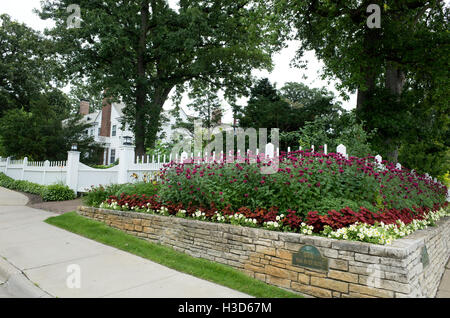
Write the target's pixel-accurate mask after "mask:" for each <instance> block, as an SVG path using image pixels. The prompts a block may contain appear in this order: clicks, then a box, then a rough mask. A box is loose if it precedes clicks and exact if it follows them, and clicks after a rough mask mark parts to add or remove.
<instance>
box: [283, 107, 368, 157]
mask: <svg viewBox="0 0 450 318" xmlns="http://www.w3.org/2000/svg"><path fill="white" fill-rule="evenodd" d="M375 133H376V131H375V130H374V131H373V132H371V133H367V132H366V131H365V130H364V128H363V124H361V123H359V122H358V120H357V119H356V116H355V114H354V112H349V113H343V114H342V115H341V116H340V117H335V116H327V115H325V116H321V117H318V118H316V119H315V120H314V121H312V122H307V123H306V124H305V126H304V127H302V128H301V129H299V130H298V131H294V132H289V133H281V134H280V138H281V140H285V141H286V140H287V141H289V144H290V146H291V147H295V146H296V145H299V146H301V147H302V149H309V148H310V147H311V146H312V145H314V146H315V148H316V149H319V147H322V146H323V145H325V144H326V145H327V147H328V152H336V148H337V146H338V145H340V144H343V145H344V146H346V147H347V153H348V154H350V155H351V156H358V157H364V156H367V155H369V154H374V151H373V149H372V146H371V144H370V139H371V138H373V136H374V135H375ZM294 141H295V143H294Z"/></svg>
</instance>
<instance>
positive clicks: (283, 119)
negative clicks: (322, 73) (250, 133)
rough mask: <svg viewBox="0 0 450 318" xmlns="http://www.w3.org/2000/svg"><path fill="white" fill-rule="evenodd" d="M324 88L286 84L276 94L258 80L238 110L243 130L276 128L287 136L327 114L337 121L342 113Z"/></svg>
mask: <svg viewBox="0 0 450 318" xmlns="http://www.w3.org/2000/svg"><path fill="white" fill-rule="evenodd" d="M334 98H335V97H334V95H333V93H331V92H329V91H327V90H326V89H325V88H321V89H317V88H309V87H308V86H306V85H305V84H302V83H295V82H287V83H286V84H285V85H284V86H283V87H282V88H281V89H280V90H279V91H278V90H277V89H276V87H275V86H274V85H272V84H271V83H270V82H269V80H268V79H267V78H263V79H261V80H259V81H258V82H257V83H256V84H255V85H254V86H253V87H252V89H251V94H250V99H249V101H248V103H247V105H246V106H245V107H244V108H243V109H242V110H241V114H240V116H239V124H240V126H242V127H253V128H279V129H280V131H281V132H290V131H295V130H298V129H299V128H301V127H303V126H304V125H305V123H306V122H308V121H314V120H315V119H316V118H318V117H320V116H322V115H324V114H327V115H329V116H332V117H338V116H339V112H340V111H342V110H343V109H342V108H341V106H340V103H339V102H336V101H335V100H334Z"/></svg>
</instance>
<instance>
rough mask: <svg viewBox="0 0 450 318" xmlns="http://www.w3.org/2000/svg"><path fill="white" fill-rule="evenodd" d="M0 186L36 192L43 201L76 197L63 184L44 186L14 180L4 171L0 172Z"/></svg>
mask: <svg viewBox="0 0 450 318" xmlns="http://www.w3.org/2000/svg"><path fill="white" fill-rule="evenodd" d="M0 187H4V188H7V189H11V190H17V191H21V192H26V193H32V194H37V195H40V196H41V197H42V199H43V200H44V201H66V200H73V199H75V198H76V196H75V193H74V192H73V191H72V190H71V189H69V188H68V187H67V186H65V185H60V184H55V185H49V186H44V185H40V184H37V183H33V182H29V181H25V180H14V179H13V178H10V177H8V176H6V175H5V174H4V173H0Z"/></svg>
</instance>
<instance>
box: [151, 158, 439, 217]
mask: <svg viewBox="0 0 450 318" xmlns="http://www.w3.org/2000/svg"><path fill="white" fill-rule="evenodd" d="M383 164H384V165H385V168H384V169H381V168H380V167H378V165H377V164H376V163H375V161H374V157H372V156H369V157H364V158H357V157H350V158H348V159H346V158H344V157H343V156H341V155H340V154H334V153H330V154H327V155H325V154H323V153H320V152H309V151H296V152H291V153H289V154H285V153H282V154H281V158H280V165H279V169H278V173H275V174H261V173H260V169H261V168H262V167H263V166H264V165H265V163H262V162H259V163H250V162H249V161H248V160H247V161H246V162H245V163H217V162H216V163H209V164H195V165H193V164H174V163H171V164H170V165H169V166H168V167H167V168H166V169H165V171H163V175H162V180H163V181H162V186H161V188H160V191H159V193H158V194H159V195H160V197H161V198H162V199H163V200H164V202H165V203H175V204H178V203H180V204H182V205H183V207H185V208H187V207H197V208H207V209H209V208H211V207H214V208H215V209H216V210H218V211H221V210H224V209H231V210H233V211H238V210H239V209H240V208H242V207H246V208H249V209H251V210H252V211H256V210H257V209H265V210H268V209H270V208H274V207H275V208H277V209H278V210H279V211H280V213H285V214H286V211H288V210H293V211H296V214H297V215H298V216H300V217H305V216H306V215H307V213H308V212H310V211H318V212H319V213H321V214H326V213H327V212H328V211H331V210H336V211H339V210H341V209H343V208H346V207H349V208H351V209H353V210H357V209H359V208H361V207H363V208H366V209H368V210H370V211H371V212H375V211H378V210H383V209H400V210H401V209H404V208H409V209H411V208H413V207H414V206H415V207H429V208H431V207H433V206H434V205H435V204H436V203H438V204H442V203H443V202H445V196H446V191H447V189H446V187H445V186H443V185H442V184H440V183H435V182H433V181H432V180H430V179H428V178H426V177H425V176H419V175H415V174H413V173H411V172H410V171H409V170H407V169H402V170H399V169H396V167H395V165H393V164H390V163H388V162H386V161H384V162H383Z"/></svg>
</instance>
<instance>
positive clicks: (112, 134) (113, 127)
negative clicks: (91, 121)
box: [111, 125, 117, 137]
mask: <svg viewBox="0 0 450 318" xmlns="http://www.w3.org/2000/svg"><path fill="white" fill-rule="evenodd" d="M116 134H117V126H116V125H113V126H112V132H111V136H113V137H114V136H115V135H116Z"/></svg>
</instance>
